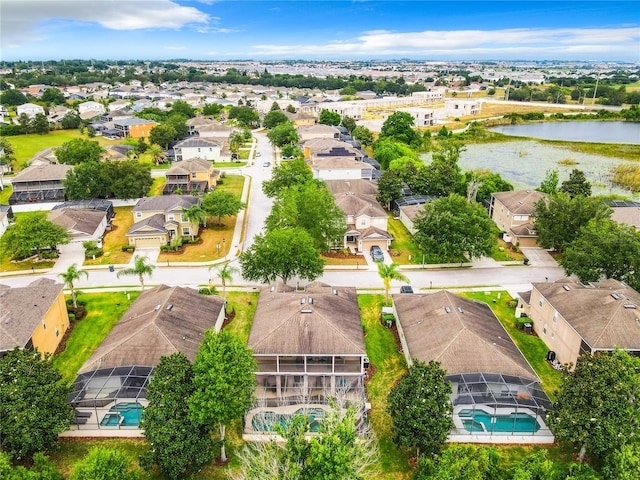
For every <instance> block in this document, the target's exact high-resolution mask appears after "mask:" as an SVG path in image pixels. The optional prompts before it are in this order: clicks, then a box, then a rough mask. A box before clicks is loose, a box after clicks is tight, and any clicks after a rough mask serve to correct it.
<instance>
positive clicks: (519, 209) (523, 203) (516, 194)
mask: <svg viewBox="0 0 640 480" xmlns="http://www.w3.org/2000/svg"><path fill="white" fill-rule="evenodd" d="M491 195H492V196H493V197H494V198H496V199H497V200H499V201H500V203H502V204H503V205H504V206H505V207H506V208H507V209H508V210H509V211H510V212H511V213H512V214H514V215H531V214H532V213H533V208H534V206H535V204H536V202H538V201H539V200H540V199H542V198H547V197H548V195H547V194H546V193H542V192H538V191H537V190H516V191H513V192H496V193H492V194H491Z"/></svg>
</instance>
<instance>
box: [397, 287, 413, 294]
mask: <svg viewBox="0 0 640 480" xmlns="http://www.w3.org/2000/svg"><path fill="white" fill-rule="evenodd" d="M400 293H413V288H411V285H403V286H401V287H400Z"/></svg>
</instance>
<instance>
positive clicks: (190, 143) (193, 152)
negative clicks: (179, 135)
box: [173, 137, 223, 162]
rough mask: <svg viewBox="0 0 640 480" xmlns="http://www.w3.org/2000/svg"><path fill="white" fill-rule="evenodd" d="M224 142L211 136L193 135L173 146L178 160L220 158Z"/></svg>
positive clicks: (214, 159) (212, 159)
mask: <svg viewBox="0 0 640 480" xmlns="http://www.w3.org/2000/svg"><path fill="white" fill-rule="evenodd" d="M222 147H223V144H222V143H221V142H219V141H216V140H212V139H209V138H201V137H191V138H187V139H185V140H182V141H180V142H178V143H176V144H175V145H174V146H173V150H174V153H175V159H176V161H177V162H180V161H182V160H191V159H193V158H200V159H203V160H211V161H214V162H215V161H216V160H220V153H221V151H222Z"/></svg>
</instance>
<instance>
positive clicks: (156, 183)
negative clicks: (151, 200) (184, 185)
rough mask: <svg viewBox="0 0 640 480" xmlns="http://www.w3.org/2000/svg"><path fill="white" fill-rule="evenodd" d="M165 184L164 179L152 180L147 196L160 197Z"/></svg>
mask: <svg viewBox="0 0 640 480" xmlns="http://www.w3.org/2000/svg"><path fill="white" fill-rule="evenodd" d="M165 184H166V180H165V179H164V177H157V178H154V179H153V184H152V185H151V188H150V189H149V196H150V197H157V196H159V195H162V189H163V188H164V186H165Z"/></svg>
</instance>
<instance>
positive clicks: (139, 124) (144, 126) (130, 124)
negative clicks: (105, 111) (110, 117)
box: [113, 117, 157, 138]
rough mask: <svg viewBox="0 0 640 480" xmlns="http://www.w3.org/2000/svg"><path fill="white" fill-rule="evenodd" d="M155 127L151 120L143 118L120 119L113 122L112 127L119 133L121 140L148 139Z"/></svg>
mask: <svg viewBox="0 0 640 480" xmlns="http://www.w3.org/2000/svg"><path fill="white" fill-rule="evenodd" d="M156 125H157V123H156V122H154V121H153V120H147V119H145V118H136V117H129V118H122V119H118V120H114V121H113V127H114V128H115V129H116V130H119V131H120V136H121V137H122V138H140V137H145V138H146V137H148V136H149V134H150V133H151V129H152V128H153V127H155V126H156Z"/></svg>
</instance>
